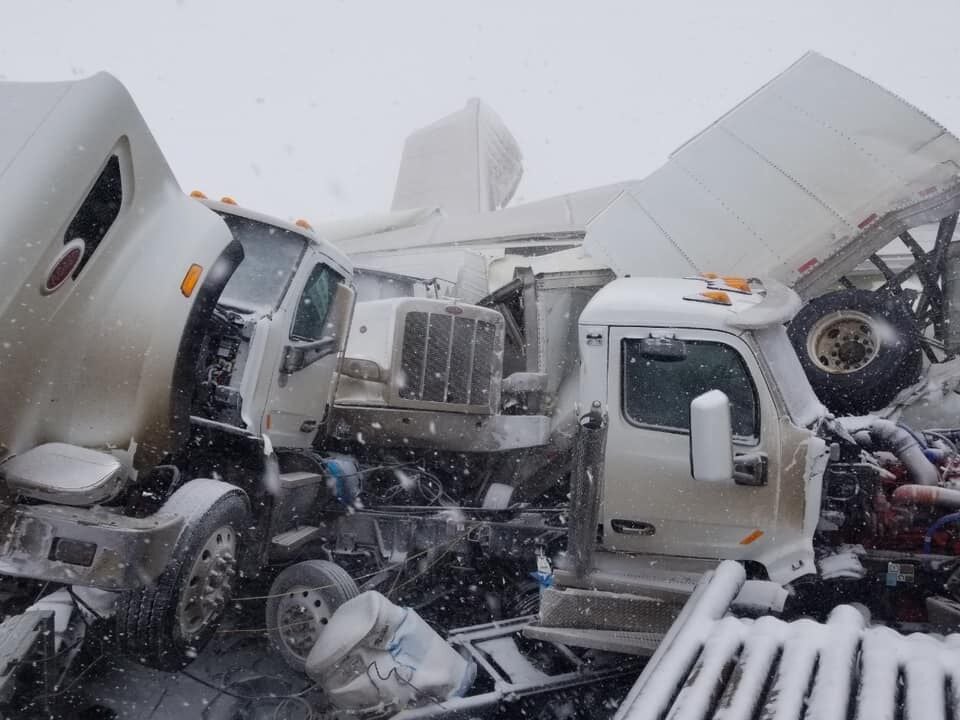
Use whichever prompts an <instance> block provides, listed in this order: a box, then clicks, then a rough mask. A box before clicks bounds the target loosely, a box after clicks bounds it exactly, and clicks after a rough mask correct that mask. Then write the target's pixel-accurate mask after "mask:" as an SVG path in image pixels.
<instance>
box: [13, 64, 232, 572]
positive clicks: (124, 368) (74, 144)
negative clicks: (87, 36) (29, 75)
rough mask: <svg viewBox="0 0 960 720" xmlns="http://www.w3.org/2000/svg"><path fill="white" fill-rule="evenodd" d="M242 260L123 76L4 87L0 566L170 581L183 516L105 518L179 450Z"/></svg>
mask: <svg viewBox="0 0 960 720" xmlns="http://www.w3.org/2000/svg"><path fill="white" fill-rule="evenodd" d="M242 258H243V252H242V249H241V248H240V246H239V244H238V243H237V242H236V241H234V239H233V237H232V235H231V233H230V230H229V229H228V228H227V226H226V225H225V224H224V222H223V221H222V220H221V219H220V218H219V217H217V215H216V214H214V213H212V212H210V211H209V210H208V209H207V208H205V207H203V206H202V205H201V204H199V203H197V202H196V201H195V200H192V199H191V198H189V197H187V196H186V195H184V194H183V192H182V191H181V190H180V188H179V186H178V185H177V182H176V180H175V179H174V176H173V173H172V172H171V170H170V168H169V166H168V165H167V162H166V160H165V159H164V157H163V154H162V153H161V151H160V148H159V147H158V146H157V143H156V142H155V140H154V138H153V136H152V135H151V134H150V131H149V130H148V128H147V126H146V124H145V122H144V120H143V118H142V117H141V115H140V113H139V111H138V110H137V108H136V105H135V104H134V102H133V100H132V99H131V97H130V96H129V94H128V93H127V91H126V90H125V89H124V87H123V86H122V85H121V84H120V83H119V82H118V81H117V80H116V79H115V78H113V77H111V76H110V75H107V74H103V73H101V74H98V75H95V76H93V77H91V78H88V79H85V80H81V81H76V82H56V83H14V82H3V83H0V479H2V481H3V482H2V483H0V488H2V490H0V493H2V495H0V501H2V504H3V506H6V507H5V508H4V510H3V515H2V522H3V527H2V528H0V572H3V573H5V574H11V575H25V576H28V577H34V578H38V579H48V580H54V581H60V582H75V583H81V584H91V585H99V586H101V587H124V586H134V585H140V584H143V583H144V582H148V581H149V580H151V579H152V578H154V577H156V575H157V574H159V572H160V571H161V570H162V569H163V567H164V566H165V564H166V561H167V559H168V558H169V550H167V552H163V551H161V550H159V548H165V547H166V548H169V547H170V546H172V544H173V542H174V541H175V540H176V539H177V537H178V534H179V532H180V528H181V525H182V522H183V520H182V518H177V517H174V516H172V515H169V514H167V515H156V516H150V517H140V518H136V517H127V516H124V515H122V514H120V513H119V512H116V509H110V508H102V507H99V506H100V504H103V503H109V502H110V500H111V499H112V498H114V497H115V496H116V495H117V494H118V493H119V492H121V491H122V489H123V488H124V487H125V486H127V484H128V483H129V482H131V481H133V480H135V478H136V477H137V473H138V471H141V470H143V469H145V468H150V467H152V466H154V465H155V464H156V463H158V462H159V461H160V460H161V459H162V458H163V457H166V456H167V455H168V454H170V453H172V452H175V451H176V450H177V448H178V447H179V446H180V445H181V444H182V443H183V442H184V441H185V440H186V439H187V437H188V435H189V421H190V400H191V397H192V384H193V367H194V364H195V359H196V356H197V354H198V352H199V345H200V341H201V340H202V336H203V332H204V329H205V326H206V324H207V322H208V319H209V316H210V314H211V312H212V310H213V305H214V304H215V302H216V300H217V298H218V297H219V295H220V292H221V290H222V288H223V286H224V284H225V283H226V281H227V280H228V279H229V277H230V275H231V273H232V272H233V270H234V269H235V267H236V265H237V264H238V263H239V262H240V261H241V259H242ZM4 496H5V497H4ZM150 545H152V547H153V548H157V550H154V551H151V552H147V550H148V546H150Z"/></svg>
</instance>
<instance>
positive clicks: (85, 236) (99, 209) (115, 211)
mask: <svg viewBox="0 0 960 720" xmlns="http://www.w3.org/2000/svg"><path fill="white" fill-rule="evenodd" d="M122 204H123V186H122V183H121V176H120V158H118V157H117V156H116V155H111V156H110V158H109V159H108V160H107V164H106V166H105V167H104V168H103V171H102V172H101V173H100V176H99V177H98V178H97V181H96V182H95V183H94V184H93V187H92V188H90V193H89V194H88V195H87V197H86V199H84V201H83V204H82V205H81V206H80V209H79V210H77V214H76V215H74V217H73V220H71V221H70V225H69V226H68V227H67V231H66V232H65V233H64V235H63V244H64V245H66V244H67V243H69V242H71V241H73V240H76V239H78V238H79V239H81V240H83V242H84V250H83V257H82V258H81V259H80V263H79V264H78V265H77V268H76V270H74V271H73V279H74V280H76V278H77V276H78V275H79V274H80V272H81V271H82V270H83V268H84V266H85V265H86V264H87V262H88V261H89V260H90V257H91V256H92V255H93V253H94V252H96V249H97V248H98V247H99V246H100V242H101V241H102V240H103V238H104V236H106V234H107V231H108V230H109V229H110V227H111V226H112V225H113V222H114V220H116V219H117V215H119V214H120V206H121V205H122Z"/></svg>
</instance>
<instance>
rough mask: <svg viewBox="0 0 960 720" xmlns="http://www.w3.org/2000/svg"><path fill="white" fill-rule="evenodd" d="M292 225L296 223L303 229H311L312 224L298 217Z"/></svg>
mask: <svg viewBox="0 0 960 720" xmlns="http://www.w3.org/2000/svg"><path fill="white" fill-rule="evenodd" d="M294 225H296V226H297V227H298V228H303V229H304V230H313V225H311V224H310V223H308V222H307V221H306V220H304V219H303V218H300V219H299V220H297V221H296V222H295V223H294Z"/></svg>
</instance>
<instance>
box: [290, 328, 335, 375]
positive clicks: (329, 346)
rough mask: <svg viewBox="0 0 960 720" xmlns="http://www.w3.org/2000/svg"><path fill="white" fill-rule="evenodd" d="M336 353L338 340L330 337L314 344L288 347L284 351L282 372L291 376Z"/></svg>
mask: <svg viewBox="0 0 960 720" xmlns="http://www.w3.org/2000/svg"><path fill="white" fill-rule="evenodd" d="M336 351H337V341H336V338H333V337H330V336H327V337H322V338H320V339H319V340H314V341H312V342H307V343H298V344H295V345H287V346H286V347H285V348H284V351H283V362H282V363H281V365H280V370H281V372H284V373H286V374H288V375H290V374H292V373H295V372H297V371H298V370H302V369H303V368H305V367H307V366H308V365H312V364H313V363H315V362H316V361H317V360H319V359H321V358H324V357H326V356H327V355H331V354H333V353H335V352H336Z"/></svg>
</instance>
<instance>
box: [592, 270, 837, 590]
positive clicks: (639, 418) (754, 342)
mask: <svg viewBox="0 0 960 720" xmlns="http://www.w3.org/2000/svg"><path fill="white" fill-rule="evenodd" d="M799 307H800V299H799V298H798V297H797V295H796V294H795V293H794V292H793V291H791V290H788V289H787V288H785V287H784V286H782V285H780V284H779V283H768V284H767V285H766V286H764V285H762V284H760V283H759V282H757V281H753V282H747V281H746V280H743V279H739V278H728V279H724V278H720V277H715V278H713V279H708V278H706V277H695V278H687V279H662V278H644V277H636V278H623V279H619V280H615V281H613V282H612V283H610V284H609V285H607V286H606V287H605V288H603V289H602V290H600V291H599V292H598V293H597V294H596V295H595V296H594V297H593V299H592V300H591V301H590V302H589V303H588V304H587V307H586V308H585V309H584V311H583V313H582V314H581V316H580V321H579V349H580V356H581V362H582V365H581V371H580V381H581V382H580V407H579V412H580V413H581V414H582V413H588V412H597V411H599V412H600V413H601V414H603V415H604V416H605V417H606V423H607V439H606V452H605V454H604V470H603V481H602V490H601V505H600V517H599V518H598V520H599V523H600V524H601V525H602V533H601V536H600V537H601V541H600V546H599V547H600V549H601V550H602V551H606V552H609V553H617V554H624V553H626V554H644V555H664V556H684V557H690V558H711V559H722V558H732V559H737V560H752V561H756V562H758V563H761V564H762V565H763V566H764V567H765V568H766V569H767V571H768V572H769V574H770V576H771V577H773V578H776V579H778V580H780V581H782V582H786V581H789V580H792V579H794V578H796V577H798V576H800V575H804V574H807V573H810V572H814V564H813V559H814V558H813V534H814V530H815V529H816V526H817V522H818V515H819V507H820V491H821V488H820V484H819V481H818V480H817V479H816V478H813V477H812V475H811V472H812V466H811V462H812V460H813V459H815V458H816V457H818V454H819V453H821V452H822V451H823V449H824V447H825V444H824V442H823V441H822V440H821V439H819V438H818V437H817V436H816V433H815V430H814V429H813V428H814V425H815V424H816V423H817V422H818V421H819V420H820V419H821V418H822V417H823V416H824V414H825V411H824V409H823V406H822V405H821V404H820V402H819V401H818V400H817V398H816V395H815V394H814V392H813V390H812V389H811V388H810V384H809V383H808V381H807V378H806V376H805V375H804V373H803V370H802V369H801V367H800V364H799V361H798V360H797V357H796V354H795V353H794V351H793V348H792V346H791V345H790V341H789V339H788V338H787V334H786V330H785V328H784V324H785V323H787V322H788V321H789V320H790V319H791V318H792V317H793V315H794V314H795V313H796V311H797V310H798V309H799ZM710 391H720V392H722V393H723V394H724V395H725V396H726V398H727V399H728V400H727V401H726V403H724V404H722V405H721V406H720V407H719V408H712V409H710V408H698V406H697V403H695V402H694V401H695V400H696V399H697V398H699V397H700V396H702V395H704V394H705V393H708V392H710ZM691 405H693V407H692V408H691ZM727 407H729V410H728V409H727ZM727 413H729V420H725V419H724V418H725V415H726V414H727ZM711 414H712V415H711ZM698 420H699V421H700V424H698ZM704 420H705V422H704ZM698 450H699V452H698Z"/></svg>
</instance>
